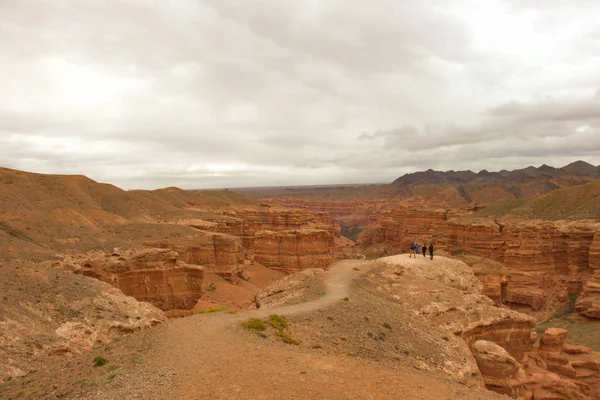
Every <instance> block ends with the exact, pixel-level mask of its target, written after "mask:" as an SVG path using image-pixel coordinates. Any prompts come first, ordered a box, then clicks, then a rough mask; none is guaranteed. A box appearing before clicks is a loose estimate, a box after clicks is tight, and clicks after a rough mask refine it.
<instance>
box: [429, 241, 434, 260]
mask: <svg viewBox="0 0 600 400" xmlns="http://www.w3.org/2000/svg"><path fill="white" fill-rule="evenodd" d="M429 255H430V256H431V259H432V260H433V243H429Z"/></svg>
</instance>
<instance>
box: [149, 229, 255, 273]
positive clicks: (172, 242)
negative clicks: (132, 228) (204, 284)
mask: <svg viewBox="0 0 600 400" xmlns="http://www.w3.org/2000/svg"><path fill="white" fill-rule="evenodd" d="M143 244H144V245H147V246H149V247H158V248H162V249H170V250H173V251H176V252H177V253H178V257H177V259H178V260H180V261H183V262H184V263H186V264H192V265H202V266H203V267H204V268H205V272H206V273H213V274H217V275H220V276H222V277H223V278H225V279H227V280H229V281H230V282H235V281H236V280H237V278H238V275H239V274H240V273H242V271H243V270H244V260H245V257H246V250H245V248H244V246H243V245H242V240H241V239H240V238H238V237H236V236H232V235H226V234H221V233H214V232H198V234H197V235H195V236H194V237H192V238H178V237H174V238H168V239H163V240H160V241H145V242H143Z"/></svg>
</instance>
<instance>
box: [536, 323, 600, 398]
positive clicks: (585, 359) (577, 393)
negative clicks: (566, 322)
mask: <svg viewBox="0 0 600 400" xmlns="http://www.w3.org/2000/svg"><path fill="white" fill-rule="evenodd" d="M567 336H568V333H567V331H566V330H564V329H559V328H550V329H547V330H546V332H544V334H543V335H542V337H541V339H540V344H539V347H538V348H537V349H534V350H532V351H531V352H530V353H529V354H528V355H527V357H526V359H525V373H526V374H527V383H526V386H527V387H528V388H529V389H530V390H531V391H532V393H533V398H534V399H546V398H548V399H598V398H599V397H600V353H598V352H593V351H592V350H591V349H589V348H587V347H585V346H574V345H569V344H566V343H565V341H566V339H567Z"/></svg>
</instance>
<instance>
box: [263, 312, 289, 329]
mask: <svg viewBox="0 0 600 400" xmlns="http://www.w3.org/2000/svg"><path fill="white" fill-rule="evenodd" d="M268 324H269V325H271V326H272V327H273V328H275V329H277V330H280V331H281V330H284V329H285V328H287V327H288V325H289V322H288V320H287V319H285V317H284V316H282V315H279V314H271V315H269V321H268Z"/></svg>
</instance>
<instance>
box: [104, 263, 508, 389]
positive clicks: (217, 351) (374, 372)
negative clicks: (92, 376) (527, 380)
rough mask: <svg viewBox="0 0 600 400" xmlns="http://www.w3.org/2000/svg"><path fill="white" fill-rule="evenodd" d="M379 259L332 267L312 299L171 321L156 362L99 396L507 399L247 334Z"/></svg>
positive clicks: (329, 299)
mask: <svg viewBox="0 0 600 400" xmlns="http://www.w3.org/2000/svg"><path fill="white" fill-rule="evenodd" d="M374 265H375V262H368V261H355V260H346V261H341V262H338V263H336V264H334V265H332V266H331V268H330V269H329V270H328V271H327V272H326V275H325V282H326V285H327V293H326V295H324V296H323V297H321V298H319V299H317V300H315V301H311V302H308V303H301V304H297V305H292V306H286V307H280V308H273V309H267V310H253V311H244V312H239V313H236V314H227V313H219V314H204V315H194V316H191V317H187V318H182V319H177V320H171V321H169V323H168V324H167V325H166V327H164V329H163V332H161V336H160V338H159V347H158V348H156V349H155V354H154V355H153V356H152V357H150V359H149V360H148V362H145V363H144V365H142V366H140V367H139V369H138V370H137V371H131V373H128V374H126V375H124V376H122V377H120V378H121V379H119V380H116V382H115V384H114V385H111V387H107V388H104V389H103V390H102V392H101V393H97V395H96V396H95V397H94V398H102V399H114V398H127V399H156V398H161V399H171V398H173V399H271V400H272V399H455V398H473V399H487V398H501V397H497V396H496V395H495V394H493V393H491V392H487V391H484V390H476V391H473V390H471V389H467V388H465V387H463V386H461V385H459V384H456V383H453V382H449V381H447V380H444V379H442V378H438V377H434V376H427V375H424V374H422V373H418V372H417V371H413V370H401V369H399V368H398V369H396V368H394V369H389V368H384V367H383V366H381V365H379V364H377V363H375V362H371V361H369V360H364V359H357V358H349V357H348V358H346V357H341V356H334V355H323V354H318V353H315V352H311V351H310V350H303V349H299V348H297V347H296V346H291V345H286V344H283V343H274V342H272V341H266V340H262V339H259V338H258V337H254V336H251V335H248V334H240V328H239V326H240V325H239V323H240V322H241V321H243V320H246V319H248V318H250V317H266V316H268V315H269V314H272V313H278V314H282V315H288V316H289V315H291V314H297V313H304V312H310V311H315V310H317V309H321V308H324V307H326V306H327V305H329V304H332V303H333V302H336V301H340V300H341V299H342V298H343V297H345V296H347V295H349V290H350V283H351V282H352V280H353V279H354V278H355V277H356V276H357V275H359V274H362V273H365V272H367V271H368V270H370V269H371V268H372V267H373V266H374Z"/></svg>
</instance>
